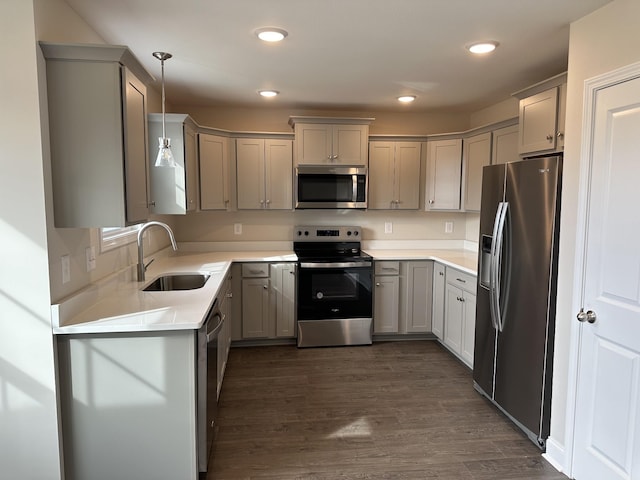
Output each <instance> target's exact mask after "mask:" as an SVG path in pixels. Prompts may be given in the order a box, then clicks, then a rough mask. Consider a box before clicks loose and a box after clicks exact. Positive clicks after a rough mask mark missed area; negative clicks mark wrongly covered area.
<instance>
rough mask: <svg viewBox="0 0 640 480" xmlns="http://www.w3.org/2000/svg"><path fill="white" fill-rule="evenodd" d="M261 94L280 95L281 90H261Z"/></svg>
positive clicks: (265, 95) (268, 95) (264, 95)
mask: <svg viewBox="0 0 640 480" xmlns="http://www.w3.org/2000/svg"><path fill="white" fill-rule="evenodd" d="M258 93H259V94H260V95H262V96H263V97H268V98H270V97H275V96H276V95H278V94H279V93H280V92H278V91H277V90H260V91H259V92H258Z"/></svg>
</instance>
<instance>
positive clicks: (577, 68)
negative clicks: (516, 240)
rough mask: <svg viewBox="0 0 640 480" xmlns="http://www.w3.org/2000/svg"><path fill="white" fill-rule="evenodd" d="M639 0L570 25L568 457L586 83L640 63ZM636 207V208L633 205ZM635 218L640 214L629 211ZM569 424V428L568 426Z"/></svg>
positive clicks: (562, 302)
mask: <svg viewBox="0 0 640 480" xmlns="http://www.w3.org/2000/svg"><path fill="white" fill-rule="evenodd" d="M638 19H640V1H639V0H616V1H614V2H612V3H610V4H608V5H606V6H605V7H603V8H601V9H600V10H597V11H596V12H594V13H592V14H590V15H588V16H586V17H584V18H582V19H580V20H578V21H577V22H575V23H573V24H572V25H571V36H570V43H569V68H568V84H567V118H566V124H565V132H566V135H565V156H564V173H563V184H562V216H561V223H560V260H559V277H558V281H559V285H558V301H557V325H556V342H555V356H554V379H553V380H554V381H553V399H552V402H553V404H552V413H551V438H552V439H553V441H554V442H555V443H556V444H557V446H558V448H559V449H560V452H559V453H564V454H565V455H567V458H568V456H569V454H570V452H568V451H564V452H563V451H562V450H563V449H564V446H565V440H566V430H565V427H567V428H571V427H572V425H571V421H572V420H571V419H567V414H566V413H567V412H566V402H567V392H568V390H567V389H568V388H573V386H571V385H568V373H569V372H568V368H569V342H570V337H571V335H570V334H571V325H572V323H573V322H575V314H576V312H575V311H574V310H575V308H574V307H573V296H574V293H575V292H574V291H573V276H574V271H575V269H574V266H575V265H574V262H575V245H576V223H577V220H578V217H579V215H582V214H583V212H580V211H578V179H579V171H580V163H581V162H582V161H585V160H584V159H583V158H582V152H581V143H582V134H583V132H582V110H583V95H584V81H585V80H586V79H588V78H591V77H594V76H596V75H599V74H603V73H606V72H609V71H611V70H614V69H616V68H619V67H622V66H625V65H628V64H630V63H634V62H638V61H640V50H638V45H640V29H638ZM630 207H631V206H630ZM630 214H635V213H632V212H631V211H630ZM567 420H568V421H569V425H567Z"/></svg>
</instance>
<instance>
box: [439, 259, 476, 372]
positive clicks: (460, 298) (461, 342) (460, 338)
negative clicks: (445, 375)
mask: <svg viewBox="0 0 640 480" xmlns="http://www.w3.org/2000/svg"><path fill="white" fill-rule="evenodd" d="M445 279H446V286H445V304H444V307H445V311H444V337H443V344H444V346H445V347H447V348H448V349H449V350H450V351H451V352H453V353H454V354H455V355H456V356H457V357H458V358H460V359H461V360H462V361H463V362H464V363H465V364H466V365H467V366H469V367H470V368H473V349H474V340H475V325H476V277H475V276H473V275H469V274H467V273H464V272H461V271H459V270H456V269H454V268H451V267H446V272H445Z"/></svg>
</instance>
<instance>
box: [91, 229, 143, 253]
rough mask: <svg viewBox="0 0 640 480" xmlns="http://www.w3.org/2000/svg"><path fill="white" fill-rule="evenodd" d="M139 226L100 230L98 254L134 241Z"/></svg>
mask: <svg viewBox="0 0 640 480" xmlns="http://www.w3.org/2000/svg"><path fill="white" fill-rule="evenodd" d="M138 230H140V225H133V226H131V227H108V228H101V229H100V252H107V251H109V250H113V249H114V248H118V247H121V246H123V245H127V244H128V243H133V242H135V241H136V239H137V236H138Z"/></svg>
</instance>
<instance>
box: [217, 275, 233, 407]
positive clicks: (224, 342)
mask: <svg viewBox="0 0 640 480" xmlns="http://www.w3.org/2000/svg"><path fill="white" fill-rule="evenodd" d="M232 299H233V293H232V290H231V275H229V274H227V276H226V277H225V279H224V281H223V282H222V286H221V288H220V293H219V294H218V298H217V301H218V302H219V304H220V313H221V314H222V321H223V322H224V323H223V325H222V329H221V330H220V334H219V335H218V373H217V375H218V386H217V396H218V397H220V390H221V389H222V380H223V379H224V373H225V370H226V369H227V359H228V358H229V349H230V348H231V325H232V323H233V319H232V315H231V313H232V307H231V302H232Z"/></svg>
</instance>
